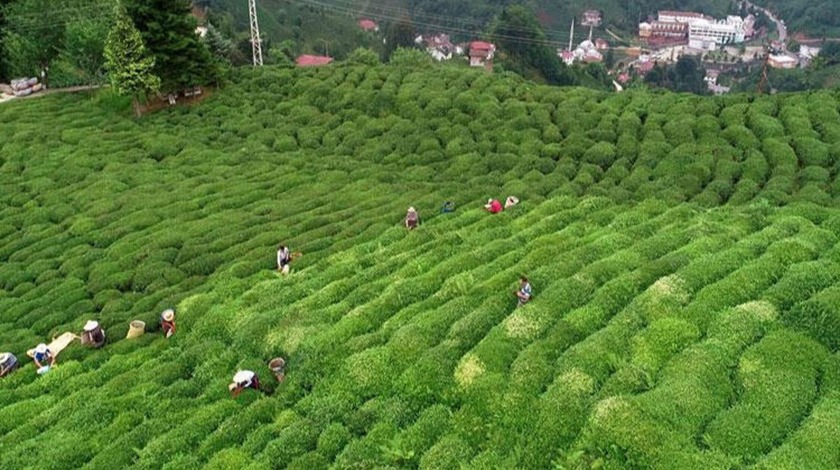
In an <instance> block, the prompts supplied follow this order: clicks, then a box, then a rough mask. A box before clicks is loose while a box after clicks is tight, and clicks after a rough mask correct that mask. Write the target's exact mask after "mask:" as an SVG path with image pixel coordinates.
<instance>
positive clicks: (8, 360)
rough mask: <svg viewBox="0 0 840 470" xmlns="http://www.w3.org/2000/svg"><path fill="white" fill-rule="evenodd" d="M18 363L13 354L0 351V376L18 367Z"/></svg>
mask: <svg viewBox="0 0 840 470" xmlns="http://www.w3.org/2000/svg"><path fill="white" fill-rule="evenodd" d="M18 365H19V364H18V360H17V358H16V357H15V355H14V354H12V353H10V352H4V353H0V377H5V376H7V375H8V374H11V373H12V372H13V371H14V370H15V369H17V368H18Z"/></svg>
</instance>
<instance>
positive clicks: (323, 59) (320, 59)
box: [295, 54, 333, 67]
mask: <svg viewBox="0 0 840 470" xmlns="http://www.w3.org/2000/svg"><path fill="white" fill-rule="evenodd" d="M332 61H333V58H332V57H327V56H322V55H308V54H304V55H301V56H298V58H297V60H295V63H296V64H297V65H298V67H317V66H320V65H327V64H329V63H330V62H332Z"/></svg>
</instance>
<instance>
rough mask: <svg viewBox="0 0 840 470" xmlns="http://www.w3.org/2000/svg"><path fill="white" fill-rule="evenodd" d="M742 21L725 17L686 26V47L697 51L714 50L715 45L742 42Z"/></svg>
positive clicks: (743, 37) (743, 35) (743, 36)
mask: <svg viewBox="0 0 840 470" xmlns="http://www.w3.org/2000/svg"><path fill="white" fill-rule="evenodd" d="M744 39H745V31H744V19H743V18H741V17H740V16H727V17H726V19H725V20H707V19H699V20H695V21H692V22H690V23H689V24H688V45H689V47H696V48H698V49H714V48H716V46H717V45H724V44H734V43H741V42H744Z"/></svg>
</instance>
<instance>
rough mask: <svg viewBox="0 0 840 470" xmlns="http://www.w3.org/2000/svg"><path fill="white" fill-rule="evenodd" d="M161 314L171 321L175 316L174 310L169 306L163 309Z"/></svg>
mask: <svg viewBox="0 0 840 470" xmlns="http://www.w3.org/2000/svg"><path fill="white" fill-rule="evenodd" d="M161 316H162V317H163V319H164V320H166V321H172V319H174V318H175V310H172V309H171V308H168V309H166V310H164V311H163V314H161Z"/></svg>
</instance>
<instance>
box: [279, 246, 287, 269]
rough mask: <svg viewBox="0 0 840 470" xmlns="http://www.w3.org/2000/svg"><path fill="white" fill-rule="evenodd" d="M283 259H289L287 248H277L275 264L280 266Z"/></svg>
mask: <svg viewBox="0 0 840 470" xmlns="http://www.w3.org/2000/svg"><path fill="white" fill-rule="evenodd" d="M283 261H286V262H288V261H290V259H289V249H288V248H283V249H280V250H277V265H278V266H280V263H281V262H283Z"/></svg>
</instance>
